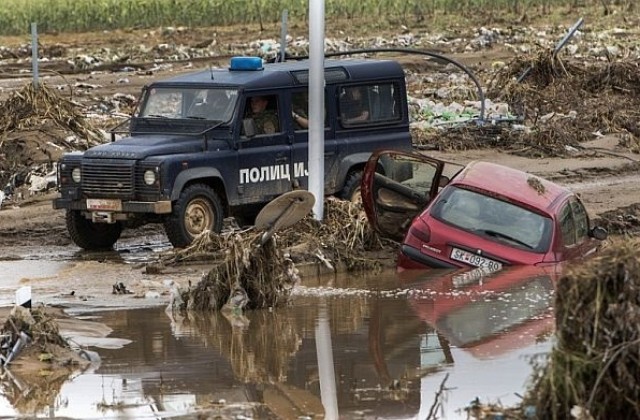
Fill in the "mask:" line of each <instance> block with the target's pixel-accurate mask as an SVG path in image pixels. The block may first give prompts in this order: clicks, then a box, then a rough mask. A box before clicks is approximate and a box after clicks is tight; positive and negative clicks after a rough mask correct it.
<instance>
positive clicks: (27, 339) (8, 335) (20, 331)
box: [0, 306, 69, 366]
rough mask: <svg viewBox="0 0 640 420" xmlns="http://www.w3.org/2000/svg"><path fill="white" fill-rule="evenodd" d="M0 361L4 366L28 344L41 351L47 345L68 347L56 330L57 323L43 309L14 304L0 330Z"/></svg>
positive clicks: (45, 348)
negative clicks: (32, 308)
mask: <svg viewBox="0 0 640 420" xmlns="http://www.w3.org/2000/svg"><path fill="white" fill-rule="evenodd" d="M0 337H2V341H0V361H1V362H2V363H1V364H2V366H6V365H8V364H9V363H11V362H12V361H13V360H15V359H16V358H17V357H18V355H19V354H20V353H21V352H22V351H23V350H24V349H25V348H27V347H29V346H37V347H39V349H40V350H41V351H43V352H46V351H47V348H48V347H49V346H59V347H66V348H68V347H69V344H68V343H67V341H66V340H65V339H64V338H63V337H62V336H61V335H60V333H59V332H58V324H57V323H56V322H55V320H54V319H53V318H52V317H51V316H49V315H47V314H46V313H45V312H44V310H43V309H37V308H36V309H34V310H32V311H30V310H29V309H27V308H24V307H22V306H16V307H15V308H14V309H13V311H12V313H11V315H10V316H9V317H8V318H7V320H6V321H5V324H4V326H3V327H2V330H1V331H0Z"/></svg>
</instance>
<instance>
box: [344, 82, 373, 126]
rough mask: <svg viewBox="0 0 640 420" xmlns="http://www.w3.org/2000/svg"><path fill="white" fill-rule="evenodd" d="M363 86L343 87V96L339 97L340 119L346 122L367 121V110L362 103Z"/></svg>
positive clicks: (363, 98)
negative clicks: (340, 102)
mask: <svg viewBox="0 0 640 420" xmlns="http://www.w3.org/2000/svg"><path fill="white" fill-rule="evenodd" d="M363 90H364V88H362V87H351V88H346V89H345V92H344V93H345V94H344V98H341V101H342V104H341V110H342V111H341V112H342V120H343V122H345V123H347V124H352V123H357V122H363V121H367V120H368V119H369V110H368V109H367V107H366V104H365V103H364V100H365V97H364V95H363Z"/></svg>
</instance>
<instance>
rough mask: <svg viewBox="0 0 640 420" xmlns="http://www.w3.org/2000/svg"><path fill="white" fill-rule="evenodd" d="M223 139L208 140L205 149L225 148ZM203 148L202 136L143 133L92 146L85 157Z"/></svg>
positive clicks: (142, 156) (139, 156) (124, 156)
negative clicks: (142, 134)
mask: <svg viewBox="0 0 640 420" xmlns="http://www.w3.org/2000/svg"><path fill="white" fill-rule="evenodd" d="M228 147H229V145H228V144H227V142H226V141H224V140H208V143H207V149H209V150H212V149H217V150H219V149H227V148H228ZM203 150H204V140H203V138H202V136H195V137H194V136H184V135H175V134H173V135H161V134H153V135H144V136H135V137H125V138H123V139H120V140H117V141H115V142H112V143H106V144H101V145H99V146H95V147H92V148H91V149H89V150H87V151H86V152H85V153H84V156H85V157H90V158H104V159H145V158H148V157H150V156H160V155H175V154H183V153H197V152H201V151H203Z"/></svg>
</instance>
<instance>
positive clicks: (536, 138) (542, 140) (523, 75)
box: [413, 51, 640, 157]
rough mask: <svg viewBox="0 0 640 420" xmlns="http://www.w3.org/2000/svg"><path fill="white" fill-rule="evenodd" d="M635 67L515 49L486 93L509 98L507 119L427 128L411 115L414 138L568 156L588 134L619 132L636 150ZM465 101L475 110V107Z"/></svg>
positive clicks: (639, 88) (638, 85) (445, 146)
mask: <svg viewBox="0 0 640 420" xmlns="http://www.w3.org/2000/svg"><path fill="white" fill-rule="evenodd" d="M637 73H638V64H637V63H636V62H635V61H631V60H627V59H620V60H617V61H606V62H591V63H587V62H584V61H580V60H578V59H566V60H563V59H561V58H560V57H559V56H558V55H553V54H552V52H550V51H545V52H542V53H539V54H538V55H537V56H529V57H526V56H525V57H517V58H516V59H514V60H513V61H512V62H511V63H509V64H508V65H506V66H504V67H501V68H500V69H498V70H497V71H496V72H495V73H494V74H493V75H492V76H491V80H490V82H489V89H488V92H487V95H486V96H487V97H488V98H494V102H490V104H491V106H494V105H495V104H499V105H500V104H503V102H504V103H506V107H504V109H505V110H506V111H504V112H503V113H505V115H504V116H503V118H502V119H500V118H498V119H497V120H496V119H494V118H487V119H486V121H485V122H484V124H466V125H461V124H457V125H456V126H453V127H451V128H449V129H447V130H442V129H437V127H435V128H434V127H429V128H427V129H426V130H424V129H420V125H419V124H418V125H417V124H415V123H414V124H413V131H414V134H415V136H414V143H415V144H416V145H417V146H429V147H432V148H436V149H440V150H462V149H465V150H466V149H473V148H503V149H505V150H508V151H510V152H511V153H514V154H518V155H522V156H527V157H549V156H567V155H569V154H571V153H572V152H574V151H575V150H577V149H579V148H580V143H582V142H584V141H587V140H592V139H595V138H596V137H598V136H602V135H604V134H618V135H619V136H620V139H621V140H620V141H621V144H620V145H621V146H623V147H626V148H628V149H629V150H631V151H636V150H637V148H638V142H639V139H640V118H638V116H637V113H635V112H634V111H633V110H635V109H638V107H640V95H638V93H639V92H640V81H638V79H637V77H635V75H637ZM519 79H520V80H519ZM461 109H462V111H463V113H464V112H466V113H469V114H470V115H471V114H472V112H471V111H470V109H472V108H469V107H463V108H461ZM583 109H587V110H589V112H581V110H583ZM443 112H444V111H443ZM512 114H515V115H517V116H518V117H519V120H518V121H516V120H515V119H514V118H513V117H511V115H512ZM496 115H497V114H496ZM415 119H416V117H415V116H414V120H415ZM454 120H455V119H454ZM496 121H497V123H496ZM514 122H515V123H516V124H506V123H514ZM423 128H424V127H423Z"/></svg>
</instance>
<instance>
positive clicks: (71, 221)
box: [65, 210, 122, 251]
mask: <svg viewBox="0 0 640 420" xmlns="http://www.w3.org/2000/svg"><path fill="white" fill-rule="evenodd" d="M65 219H66V223H67V231H68V232H69V236H71V239H72V240H73V242H74V243H75V244H76V245H78V246H79V247H80V248H84V249H86V250H89V251H94V250H99V249H109V248H112V247H113V245H114V244H115V243H116V242H117V241H118V239H119V238H120V234H121V233H122V224H121V223H120V222H116V223H93V222H92V221H91V220H89V219H87V218H86V217H84V215H83V214H82V213H81V212H79V211H77V210H69V211H67V214H66V217H65Z"/></svg>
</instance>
